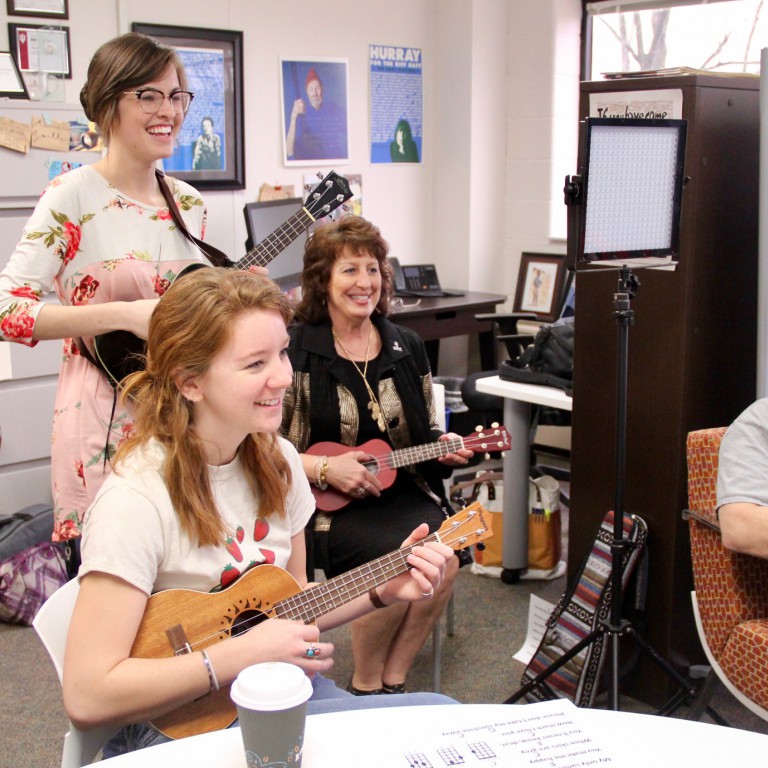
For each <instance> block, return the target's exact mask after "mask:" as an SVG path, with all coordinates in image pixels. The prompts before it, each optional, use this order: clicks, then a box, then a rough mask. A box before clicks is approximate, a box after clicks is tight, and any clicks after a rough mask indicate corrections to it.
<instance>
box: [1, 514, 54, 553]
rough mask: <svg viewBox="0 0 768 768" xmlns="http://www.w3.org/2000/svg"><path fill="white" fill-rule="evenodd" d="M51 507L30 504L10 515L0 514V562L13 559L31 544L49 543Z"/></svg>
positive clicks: (51, 531)
mask: <svg viewBox="0 0 768 768" xmlns="http://www.w3.org/2000/svg"><path fill="white" fill-rule="evenodd" d="M52 535H53V507H52V506H51V505H50V504H32V505H31V506H29V507H24V509H22V510H20V511H19V512H16V513H14V514H12V515H4V514H0V560H5V559H7V558H9V557H13V556H14V555H16V554H18V553H19V552H21V551H22V550H24V549H26V548H27V547H31V546H32V545H33V544H39V543H40V542H42V541H50V540H51V536H52Z"/></svg>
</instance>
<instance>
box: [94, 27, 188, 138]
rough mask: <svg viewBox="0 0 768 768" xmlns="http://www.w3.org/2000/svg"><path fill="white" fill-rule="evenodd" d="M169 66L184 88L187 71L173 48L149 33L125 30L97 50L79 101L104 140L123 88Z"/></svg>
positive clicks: (153, 76)
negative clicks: (125, 32)
mask: <svg viewBox="0 0 768 768" xmlns="http://www.w3.org/2000/svg"><path fill="white" fill-rule="evenodd" d="M169 66H173V67H174V68H175V69H176V73H177V74H178V76H179V86H180V88H181V89H182V90H187V89H188V87H189V86H188V80H187V74H186V72H185V71H184V65H183V64H182V63H181V59H180V58H179V57H178V55H177V53H176V51H174V49H173V48H170V47H168V46H166V45H162V44H160V43H158V42H157V40H154V39H152V38H151V37H147V36H146V35H140V34H138V33H137V32H128V33H127V34H125V35H120V36H119V37H115V38H113V39H112V40H109V41H108V42H106V43H104V44H103V45H102V46H101V47H100V48H99V49H98V50H97V51H96V53H95V54H94V55H93V58H92V59H91V63H90V64H89V65H88V78H87V80H86V81H85V85H84V86H83V87H82V90H81V91H80V103H81V104H82V105H83V109H84V110H85V116H86V117H87V118H88V119H89V120H90V121H91V122H93V123H96V126H97V128H98V129H99V133H100V134H101V137H102V139H103V140H104V142H105V143H109V138H110V135H111V133H112V125H113V123H114V121H115V116H116V115H117V104H118V102H119V101H120V97H121V96H122V95H123V92H124V91H130V90H132V89H135V88H138V87H139V86H140V85H144V84H145V83H149V82H151V81H152V80H157V79H158V78H160V77H162V75H163V74H165V71H166V70H167V69H168V67H169Z"/></svg>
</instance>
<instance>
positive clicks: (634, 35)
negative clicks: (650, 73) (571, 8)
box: [591, 0, 768, 79]
mask: <svg viewBox="0 0 768 768" xmlns="http://www.w3.org/2000/svg"><path fill="white" fill-rule="evenodd" d="M764 5H765V2H764V0H731V1H730V2H717V3H706V4H700V3H698V2H696V3H695V4H692V5H688V6H676V7H674V8H666V9H656V10H644V11H624V12H603V13H596V14H595V15H594V16H593V19H592V75H591V76H592V78H593V79H599V78H600V77H601V75H602V73H604V72H637V71H642V70H658V69H668V68H672V67H689V68H691V69H698V70H706V71H711V72H717V73H725V72H734V73H737V72H739V73H751V74H757V73H759V71H760V48H761V47H762V46H764V45H765V43H766V41H767V40H768V13H766V9H765V8H764Z"/></svg>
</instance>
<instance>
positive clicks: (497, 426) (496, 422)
mask: <svg viewBox="0 0 768 768" xmlns="http://www.w3.org/2000/svg"><path fill="white" fill-rule="evenodd" d="M491 427H492V428H493V429H498V428H499V422H498V421H494V422H493V424H491Z"/></svg>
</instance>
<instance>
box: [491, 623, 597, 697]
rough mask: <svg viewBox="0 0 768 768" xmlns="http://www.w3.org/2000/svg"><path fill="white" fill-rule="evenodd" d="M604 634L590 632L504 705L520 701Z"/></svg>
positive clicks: (516, 692)
mask: <svg viewBox="0 0 768 768" xmlns="http://www.w3.org/2000/svg"><path fill="white" fill-rule="evenodd" d="M604 632H605V629H604V628H603V627H600V628H599V629H596V630H594V631H593V632H590V633H589V634H588V635H585V636H584V637H583V638H582V639H581V640H579V642H578V643H576V645H574V646H573V648H570V649H569V650H568V651H566V652H565V653H564V654H563V655H562V656H561V657H560V658H559V659H558V660H557V661H556V662H554V663H553V664H550V665H549V666H548V667H547V668H546V669H544V670H542V671H541V672H539V674H538V675H536V677H534V678H533V680H530V681H528V682H527V683H526V684H525V685H523V686H522V687H521V688H519V689H518V690H517V691H515V692H514V693H513V694H512V695H511V696H510V697H509V698H508V699H507V700H506V701H505V702H504V704H514V703H515V702H516V701H519V700H520V699H522V698H523V696H525V695H527V694H528V693H530V692H531V691H532V690H534V688H537V687H538V686H539V685H541V684H542V682H544V681H545V680H546V679H547V678H548V677H550V675H552V674H554V673H555V672H557V670H558V669H560V667H562V666H563V665H564V664H567V663H568V662H569V661H570V660H571V659H572V658H573V657H574V656H578V655H579V653H581V651H582V650H584V648H586V647H587V646H588V645H590V643H592V642H593V641H594V640H596V639H597V638H598V637H600V635H602V634H603V633H604Z"/></svg>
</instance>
